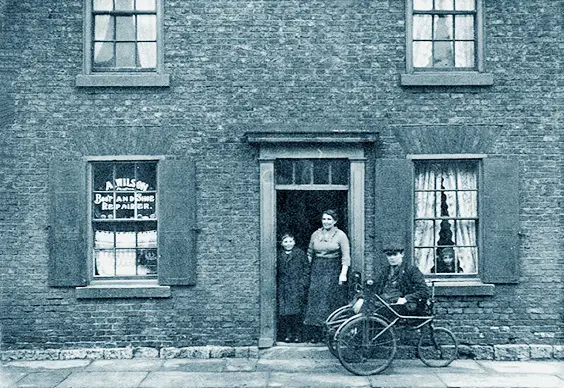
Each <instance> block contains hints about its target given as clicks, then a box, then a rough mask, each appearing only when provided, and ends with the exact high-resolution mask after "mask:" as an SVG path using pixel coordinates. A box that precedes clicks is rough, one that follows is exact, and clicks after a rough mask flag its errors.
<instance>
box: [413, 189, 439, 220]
mask: <svg viewBox="0 0 564 388" xmlns="http://www.w3.org/2000/svg"><path fill="white" fill-rule="evenodd" d="M435 208H436V206H435V192H433V191H418V192H417V193H416V194H415V217H416V218H430V217H436V215H437V213H436V211H435Z"/></svg>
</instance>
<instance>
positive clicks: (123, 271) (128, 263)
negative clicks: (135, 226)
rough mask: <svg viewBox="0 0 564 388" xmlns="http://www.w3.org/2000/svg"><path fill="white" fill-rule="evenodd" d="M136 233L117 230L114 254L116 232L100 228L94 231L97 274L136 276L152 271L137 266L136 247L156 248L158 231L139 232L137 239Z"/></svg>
mask: <svg viewBox="0 0 564 388" xmlns="http://www.w3.org/2000/svg"><path fill="white" fill-rule="evenodd" d="M135 235H136V233H135V232H116V233H115V248H116V250H115V254H114V232H110V231H100V230H98V231H96V232H95V233H94V248H95V256H96V257H95V264H96V273H97V275H99V276H134V275H146V274H148V273H150V272H151V271H150V270H149V269H148V268H145V267H144V266H137V249H136V248H156V247H157V231H156V230H150V231H145V232H139V233H138V234H137V241H136V240H135Z"/></svg>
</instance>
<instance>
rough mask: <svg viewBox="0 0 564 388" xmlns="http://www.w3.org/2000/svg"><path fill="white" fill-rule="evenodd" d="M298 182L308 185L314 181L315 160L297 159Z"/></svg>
mask: <svg viewBox="0 0 564 388" xmlns="http://www.w3.org/2000/svg"><path fill="white" fill-rule="evenodd" d="M295 163H296V184H298V185H308V184H311V183H312V177H313V176H312V172H313V162H312V161H311V160H296V162H295Z"/></svg>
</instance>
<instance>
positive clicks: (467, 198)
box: [413, 160, 479, 276]
mask: <svg viewBox="0 0 564 388" xmlns="http://www.w3.org/2000/svg"><path fill="white" fill-rule="evenodd" d="M414 163H415V184H414V201H415V203H414V208H415V212H414V215H415V218H414V224H413V228H414V238H413V249H414V261H415V264H416V265H417V266H418V268H419V269H420V270H421V272H423V273H424V274H437V275H445V276H446V275H460V274H465V275H472V274H473V275H475V274H477V273H478V252H479V247H478V225H479V218H478V214H479V212H478V189H479V188H478V167H479V161H477V160H421V161H415V162H414Z"/></svg>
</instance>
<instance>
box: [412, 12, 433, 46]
mask: <svg viewBox="0 0 564 388" xmlns="http://www.w3.org/2000/svg"><path fill="white" fill-rule="evenodd" d="M432 21H433V17H432V16H431V15H415V16H413V39H415V40H431V39H432V38H433V34H432V27H431V26H432Z"/></svg>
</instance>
